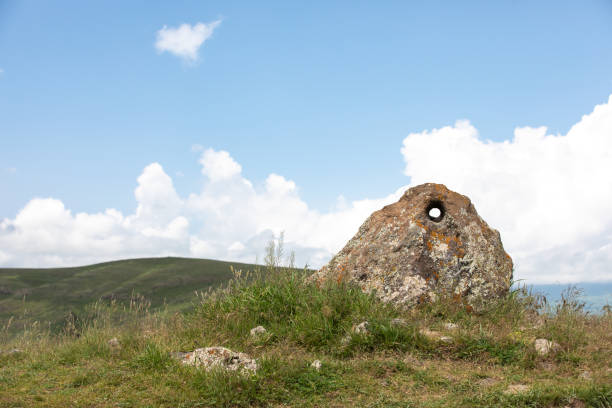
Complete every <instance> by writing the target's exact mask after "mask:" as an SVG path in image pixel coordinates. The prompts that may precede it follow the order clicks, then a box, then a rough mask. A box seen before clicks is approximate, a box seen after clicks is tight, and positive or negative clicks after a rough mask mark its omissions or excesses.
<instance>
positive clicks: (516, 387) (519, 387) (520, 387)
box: [504, 384, 530, 395]
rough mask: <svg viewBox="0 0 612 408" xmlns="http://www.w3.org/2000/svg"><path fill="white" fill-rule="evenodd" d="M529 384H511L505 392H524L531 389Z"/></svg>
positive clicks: (512, 393)
mask: <svg viewBox="0 0 612 408" xmlns="http://www.w3.org/2000/svg"><path fill="white" fill-rule="evenodd" d="M529 389H530V388H529V386H528V385H525V384H510V385H509V386H508V388H506V390H505V391H504V394H507V395H514V394H523V393H525V392H528V391H529Z"/></svg>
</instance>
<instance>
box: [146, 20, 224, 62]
mask: <svg viewBox="0 0 612 408" xmlns="http://www.w3.org/2000/svg"><path fill="white" fill-rule="evenodd" d="M219 24H221V20H216V21H213V22H211V23H208V24H205V23H197V24H195V25H193V26H191V25H190V24H181V25H180V26H179V27H177V28H172V27H167V26H164V27H163V28H162V29H161V30H159V31H158V32H157V40H156V41H155V48H156V49H157V50H158V51H159V52H164V51H168V52H169V53H171V54H174V55H176V56H177V57H180V58H183V59H184V60H186V61H190V62H194V61H196V60H197V59H198V51H199V49H200V47H201V46H202V44H204V42H205V41H206V40H207V39H209V38H210V36H211V35H212V34H213V31H214V30H215V28H217V27H218V26H219Z"/></svg>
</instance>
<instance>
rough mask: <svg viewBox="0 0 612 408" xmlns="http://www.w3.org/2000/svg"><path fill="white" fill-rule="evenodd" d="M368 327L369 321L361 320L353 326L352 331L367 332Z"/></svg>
mask: <svg viewBox="0 0 612 408" xmlns="http://www.w3.org/2000/svg"><path fill="white" fill-rule="evenodd" d="M369 327H370V323H368V322H367V321H365V322H361V323H359V324H356V325H354V326H353V332H354V333H357V334H368V333H369V330H368V328H369Z"/></svg>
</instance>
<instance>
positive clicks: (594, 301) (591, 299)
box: [526, 282, 612, 313]
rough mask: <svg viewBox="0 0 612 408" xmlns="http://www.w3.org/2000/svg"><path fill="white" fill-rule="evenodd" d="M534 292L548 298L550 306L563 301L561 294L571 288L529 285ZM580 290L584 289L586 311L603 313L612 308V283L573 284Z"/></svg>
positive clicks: (558, 285)
mask: <svg viewBox="0 0 612 408" xmlns="http://www.w3.org/2000/svg"><path fill="white" fill-rule="evenodd" d="M526 285H527V287H530V288H532V290H533V291H534V292H538V293H542V294H544V295H545V296H546V299H547V300H548V303H549V304H555V303H557V302H559V301H560V300H561V293H562V292H563V291H565V290H567V288H568V287H569V286H570V285H569V284H552V285H529V284H528V283H527V284H526ZM571 285H572V286H575V287H576V288H578V289H582V296H581V297H580V299H581V300H582V301H583V302H585V304H586V305H585V310H587V311H589V312H591V313H602V308H603V307H604V306H605V305H610V306H612V282H595V283H593V282H578V283H573V284H571Z"/></svg>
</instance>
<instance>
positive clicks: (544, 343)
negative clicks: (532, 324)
mask: <svg viewBox="0 0 612 408" xmlns="http://www.w3.org/2000/svg"><path fill="white" fill-rule="evenodd" d="M533 346H534V348H535V350H536V352H537V353H538V354H539V355H541V356H546V355H548V353H550V352H551V351H557V350H558V349H559V348H560V347H561V346H559V344H557V343H555V342H554V341H550V340H547V339H536V340H535V341H534V344H533Z"/></svg>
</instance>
